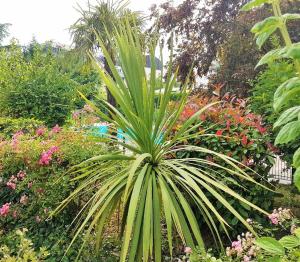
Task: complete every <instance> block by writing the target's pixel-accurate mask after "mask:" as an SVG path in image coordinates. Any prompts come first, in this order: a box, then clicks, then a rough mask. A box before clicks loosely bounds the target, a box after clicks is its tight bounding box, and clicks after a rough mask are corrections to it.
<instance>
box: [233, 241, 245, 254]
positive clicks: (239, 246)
mask: <svg viewBox="0 0 300 262" xmlns="http://www.w3.org/2000/svg"><path fill="white" fill-rule="evenodd" d="M231 246H232V247H233V248H234V250H235V251H236V252H238V253H242V252H243V247H242V242H241V240H238V241H233V242H232V244H231Z"/></svg>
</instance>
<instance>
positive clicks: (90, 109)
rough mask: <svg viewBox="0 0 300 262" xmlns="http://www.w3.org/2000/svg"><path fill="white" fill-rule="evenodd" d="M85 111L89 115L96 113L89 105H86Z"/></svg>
mask: <svg viewBox="0 0 300 262" xmlns="http://www.w3.org/2000/svg"><path fill="white" fill-rule="evenodd" d="M83 110H84V111H86V112H88V113H92V112H94V109H93V108H92V107H91V106H90V105H87V104H85V105H84V107H83Z"/></svg>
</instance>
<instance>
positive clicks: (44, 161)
mask: <svg viewBox="0 0 300 262" xmlns="http://www.w3.org/2000/svg"><path fill="white" fill-rule="evenodd" d="M51 160H52V154H51V153H49V152H43V153H42V155H41V158H40V160H39V164H40V165H41V166H47V165H49V164H50V161H51Z"/></svg>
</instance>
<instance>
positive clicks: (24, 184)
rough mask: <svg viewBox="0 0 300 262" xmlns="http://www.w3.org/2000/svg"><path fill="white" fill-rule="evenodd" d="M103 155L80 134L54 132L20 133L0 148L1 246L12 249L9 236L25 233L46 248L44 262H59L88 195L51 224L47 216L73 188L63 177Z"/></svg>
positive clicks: (71, 255)
mask: <svg viewBox="0 0 300 262" xmlns="http://www.w3.org/2000/svg"><path fill="white" fill-rule="evenodd" d="M105 151H106V149H105V147H104V146H103V145H100V144H99V143H96V142H95V141H93V139H91V138H89V137H88V136H86V135H85V134H84V133H81V132H74V131H70V130H61V128H59V127H58V126H56V127H55V128H53V129H51V130H48V129H47V128H44V127H42V128H39V129H37V130H36V131H35V132H34V135H29V134H22V133H20V132H18V133H16V134H14V135H13V138H12V139H11V140H9V139H8V140H5V141H2V142H0V168H1V181H0V208H1V209H0V228H1V230H2V231H3V234H2V235H0V242H1V243H5V244H7V245H8V246H9V245H14V243H15V242H16V238H15V236H14V234H13V233H14V232H15V230H16V229H18V228H23V227H26V228H28V230H29V232H28V236H29V237H30V238H31V239H32V241H33V243H34V245H35V247H36V248H39V247H41V246H46V247H47V249H48V250H51V256H49V257H48V258H47V261H60V260H61V259H62V257H63V255H64V253H65V251H66V248H67V246H68V244H69V242H70V237H71V235H72V234H71V232H69V231H67V229H68V227H69V225H70V224H71V222H72V221H73V219H74V217H75V214H76V213H77V212H78V211H79V210H80V207H81V205H82V204H84V203H85V201H86V198H88V194H86V195H85V196H84V197H81V198H80V201H77V202H76V201H74V202H73V203H72V205H70V206H69V208H68V209H66V210H65V211H64V212H62V213H61V214H60V215H59V216H56V217H54V218H51V219H50V217H49V215H50V213H51V211H52V210H53V209H54V208H55V207H56V206H57V205H58V204H59V203H60V202H61V201H62V200H63V199H64V198H65V197H66V196H67V195H68V194H69V193H70V192H71V190H72V189H73V187H74V186H75V185H76V183H75V182H72V183H71V182H69V177H68V176H63V175H64V174H65V173H66V172H67V171H68V170H69V169H70V167H72V166H74V165H76V164H78V163H80V162H82V161H84V160H86V159H88V158H90V157H92V156H94V154H99V153H102V152H105ZM61 177H63V179H61V180H60V181H59V182H58V179H59V178H61ZM77 242H78V243H79V242H80V240H79V241H77ZM91 249H92V245H91ZM77 250H78V245H77V246H76V245H75V246H74V248H72V249H71V250H70V252H69V253H68V255H67V257H66V258H65V260H63V261H74V257H76V255H77ZM88 253H89V252H88ZM83 261H84V260H83ZM86 261H93V260H92V258H89V259H87V260H86Z"/></svg>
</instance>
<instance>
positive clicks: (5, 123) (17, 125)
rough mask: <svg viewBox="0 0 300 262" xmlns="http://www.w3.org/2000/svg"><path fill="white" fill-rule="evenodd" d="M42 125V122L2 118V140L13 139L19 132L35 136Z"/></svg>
mask: <svg viewBox="0 0 300 262" xmlns="http://www.w3.org/2000/svg"><path fill="white" fill-rule="evenodd" d="M42 125H43V122H42V121H39V120H35V119H28V118H17V119H14V118H9V117H0V140H1V138H2V139H5V138H11V137H12V135H13V134H15V133H16V132H17V131H22V132H23V133H27V134H34V132H35V130H36V129H37V128H38V127H40V126H42Z"/></svg>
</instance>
